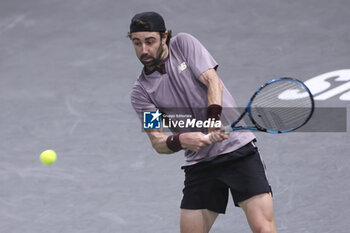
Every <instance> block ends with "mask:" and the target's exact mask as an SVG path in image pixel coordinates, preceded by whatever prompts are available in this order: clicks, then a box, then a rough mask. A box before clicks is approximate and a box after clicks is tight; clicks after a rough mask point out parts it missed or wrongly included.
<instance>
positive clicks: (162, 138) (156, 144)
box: [148, 133, 174, 154]
mask: <svg viewBox="0 0 350 233" xmlns="http://www.w3.org/2000/svg"><path fill="white" fill-rule="evenodd" d="M148 136H149V138H150V140H151V143H152V147H153V148H154V149H155V150H156V151H157V152H158V153H159V154H172V153H174V152H173V151H172V150H170V149H169V148H168V146H167V143H166V140H167V138H168V136H167V135H165V134H163V133H152V134H148Z"/></svg>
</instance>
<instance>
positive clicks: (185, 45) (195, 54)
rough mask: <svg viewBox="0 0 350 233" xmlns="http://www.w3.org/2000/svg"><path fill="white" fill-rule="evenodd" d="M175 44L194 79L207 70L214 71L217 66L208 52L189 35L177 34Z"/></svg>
mask: <svg viewBox="0 0 350 233" xmlns="http://www.w3.org/2000/svg"><path fill="white" fill-rule="evenodd" d="M177 43H178V46H179V48H180V50H181V51H182V52H183V55H184V57H185V59H186V61H187V65H188V66H189V67H190V68H191V70H192V72H193V74H194V75H195V76H196V78H199V76H200V75H201V74H202V73H203V72H205V71H207V70H208V69H211V68H214V69H216V68H217V66H218V64H217V62H216V61H215V59H214V58H213V57H212V56H211V54H210V53H209V52H208V50H207V49H206V48H205V47H204V46H203V45H202V44H201V42H199V40H197V39H196V38H195V37H193V36H192V35H190V34H187V33H179V34H178V35H177Z"/></svg>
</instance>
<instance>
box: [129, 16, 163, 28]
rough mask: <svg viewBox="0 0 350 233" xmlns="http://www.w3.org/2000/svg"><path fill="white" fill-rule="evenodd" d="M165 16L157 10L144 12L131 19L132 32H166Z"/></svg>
mask: <svg viewBox="0 0 350 233" xmlns="http://www.w3.org/2000/svg"><path fill="white" fill-rule="evenodd" d="M165 30H166V29H165V23H164V20H163V17H162V16H161V15H160V14H158V13H156V12H142V13H139V14H136V15H135V16H134V17H133V18H132V19H131V24H130V33H132V32H144V31H146V32H165Z"/></svg>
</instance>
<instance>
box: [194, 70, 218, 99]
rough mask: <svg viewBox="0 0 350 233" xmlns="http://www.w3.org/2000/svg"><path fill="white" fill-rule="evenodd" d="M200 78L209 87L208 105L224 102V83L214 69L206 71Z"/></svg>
mask: <svg viewBox="0 0 350 233" xmlns="http://www.w3.org/2000/svg"><path fill="white" fill-rule="evenodd" d="M199 80H200V81H201V82H202V83H203V84H204V85H205V86H206V87H207V88H208V105H211V104H218V105H221V104H222V84H221V80H220V78H219V76H218V74H217V73H216V71H215V70H214V69H209V70H207V71H205V72H204V73H203V74H202V75H201V76H200V77H199Z"/></svg>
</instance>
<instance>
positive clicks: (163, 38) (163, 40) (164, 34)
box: [162, 31, 168, 44]
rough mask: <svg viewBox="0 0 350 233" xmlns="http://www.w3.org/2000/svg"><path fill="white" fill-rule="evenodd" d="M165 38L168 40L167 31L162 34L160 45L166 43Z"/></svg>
mask: <svg viewBox="0 0 350 233" xmlns="http://www.w3.org/2000/svg"><path fill="white" fill-rule="evenodd" d="M167 38H168V31H165V32H164V33H163V37H162V44H165V43H166V40H167Z"/></svg>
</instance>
